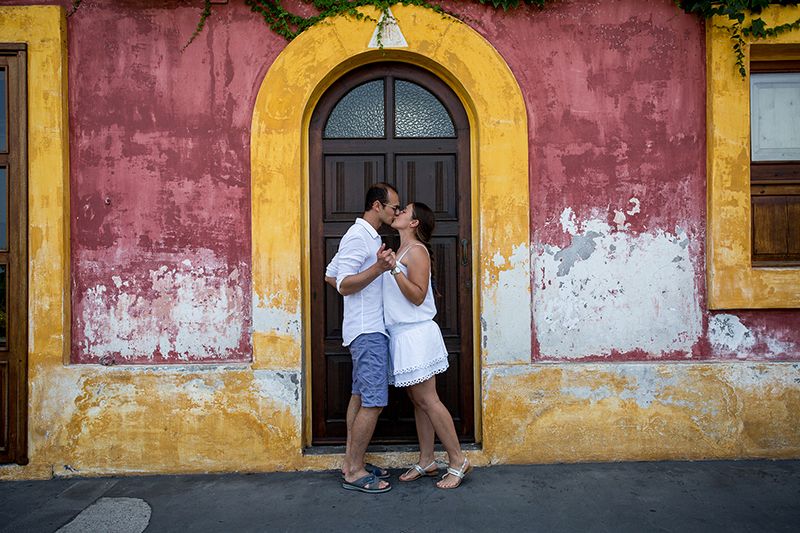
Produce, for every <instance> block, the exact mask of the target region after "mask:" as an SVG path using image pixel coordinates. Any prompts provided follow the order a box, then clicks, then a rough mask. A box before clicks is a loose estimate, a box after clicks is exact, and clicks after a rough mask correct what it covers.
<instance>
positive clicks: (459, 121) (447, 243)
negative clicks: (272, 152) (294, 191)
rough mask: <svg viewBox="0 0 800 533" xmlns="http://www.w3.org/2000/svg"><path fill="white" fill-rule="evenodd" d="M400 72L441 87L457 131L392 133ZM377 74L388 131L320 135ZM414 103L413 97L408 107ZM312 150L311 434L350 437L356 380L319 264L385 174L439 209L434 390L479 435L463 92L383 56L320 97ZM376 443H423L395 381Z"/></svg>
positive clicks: (460, 428)
mask: <svg viewBox="0 0 800 533" xmlns="http://www.w3.org/2000/svg"><path fill="white" fill-rule="evenodd" d="M395 78H402V79H403V80H407V81H410V82H412V83H416V84H418V85H419V86H420V87H423V88H424V89H425V90H426V91H428V92H429V93H430V94H433V95H435V97H436V98H437V99H438V100H439V101H440V102H441V104H442V105H443V106H444V107H445V108H446V110H447V113H449V115H450V117H451V118H452V121H453V124H454V127H453V130H454V131H455V132H456V137H455V138H451V137H447V138H402V139H401V138H395V137H394V136H393V132H394V118H395V117H394V113H393V112H392V110H393V106H394V101H395V99H394V93H393V92H392V88H393V87H394V86H395V84H394V82H393V81H394V79H395ZM376 79H383V80H384V83H383V87H384V90H385V93H384V103H385V105H384V108H385V110H384V112H385V117H384V122H385V125H386V127H385V132H386V135H385V136H384V137H383V138H374V137H371V138H367V137H369V135H368V134H369V133H370V132H365V135H364V138H361V139H353V138H347V139H344V138H340V139H332V138H330V139H329V138H323V135H322V132H323V130H324V128H325V124H326V122H327V120H328V116H329V115H330V113H331V110H332V109H334V108H335V107H336V105H337V103H338V102H339V101H340V100H341V99H342V98H343V97H345V96H347V95H348V94H356V93H355V92H353V93H351V91H353V89H354V88H358V87H360V86H362V85H363V84H365V83H369V82H371V81H374V80H376ZM413 92H414V91H411V93H413ZM417 92H421V91H417ZM428 100H429V101H430V97H428ZM422 103H423V104H424V103H425V102H422ZM351 104H352V102H351ZM356 107H357V106H356ZM410 108H411V109H413V108H414V106H413V105H412V106H407V107H406V109H410ZM340 109H341V108H340ZM439 116H440V117H441V113H440V115H439ZM337 120H339V119H337ZM445 120H446V118H445ZM420 130H425V128H420ZM351 133H352V132H351ZM309 154H310V179H311V182H310V188H309V193H310V194H309V197H310V204H311V205H310V227H311V261H310V262H311V272H312V276H311V300H312V311H311V337H312V343H311V350H312V356H311V360H312V368H311V372H312V443H313V444H343V443H344V441H345V437H346V427H345V424H346V423H345V416H346V411H347V403H348V401H349V399H350V387H351V384H352V363H351V360H350V354H349V351H348V350H347V348H344V347H342V345H341V344H342V340H341V321H342V310H343V302H342V297H341V296H340V295H339V294H338V292H337V291H336V290H335V289H333V288H332V287H330V286H328V285H327V284H324V283H323V281H322V271H323V270H324V268H325V265H327V263H328V262H329V261H330V260H331V258H332V257H333V256H334V254H335V253H336V250H337V248H338V245H339V242H340V240H341V237H342V236H343V235H344V233H345V232H346V231H347V229H348V228H349V227H350V225H351V224H352V223H353V222H354V221H355V219H356V217H359V216H361V215H362V214H363V210H364V196H365V193H366V190H367V188H369V186H370V185H372V184H374V183H377V182H379V181H384V182H387V183H389V184H391V185H392V186H394V187H395V188H396V189H397V190H398V193H399V194H400V201H401V203H402V204H405V203H408V202H410V201H418V202H424V203H426V204H428V206H430V207H431V208H432V209H433V210H434V212H435V215H436V230H435V231H434V235H433V238H432V240H431V245H432V247H433V250H434V258H435V280H436V288H437V289H438V292H439V294H438V295H437V296H436V306H437V309H438V314H437V316H436V319H435V320H436V321H437V323H439V325H440V327H441V329H442V334H443V335H444V338H445V344H446V346H447V349H448V353H449V362H450V368H449V369H448V370H447V372H446V373H444V374H440V375H439V376H437V381H436V383H437V390H438V392H439V396H440V398H441V399H442V401H443V402H444V404H445V405H446V406H447V408H448V409H449V411H450V413H451V414H452V415H453V418H454V422H455V425H456V430H457V432H458V433H459V437H460V438H461V439H462V440H464V441H471V440H473V439H474V429H473V428H474V420H473V418H474V417H473V390H472V384H473V378H472V373H473V366H472V364H473V362H472V354H473V348H472V296H471V276H472V268H471V264H470V255H469V253H468V252H467V254H466V255H465V254H464V251H465V250H467V251H468V248H465V247H463V246H462V244H461V243H462V241H465V240H466V241H467V242H468V241H469V239H470V235H471V221H470V198H469V191H470V186H469V163H468V162H469V124H468V121H467V117H466V113H465V112H464V109H463V107H462V106H461V104H460V102H459V101H458V98H457V97H456V96H455V94H453V93H452V91H451V90H450V89H449V88H448V87H447V86H446V85H445V84H444V83H443V82H442V81H441V80H438V79H437V78H435V77H434V76H432V75H431V74H430V73H428V72H426V71H423V70H421V69H417V68H415V67H412V66H410V65H403V64H397V63H382V64H377V65H370V66H368V67H364V68H361V69H357V70H355V71H353V72H351V73H349V74H347V75H345V76H344V77H343V78H342V79H340V80H339V81H338V82H336V83H335V84H334V85H333V86H332V87H331V88H330V89H329V90H328V92H327V93H326V94H325V95H323V97H322V98H321V99H320V103H319V104H318V106H317V108H316V109H315V111H314V114H313V115H312V119H311V128H310V139H309ZM379 233H380V234H381V236H382V238H383V240H384V242H385V243H386V244H387V246H389V247H392V248H393V249H397V245H398V243H399V239H398V237H397V235H396V232H394V231H393V230H392V229H391V228H387V227H382V228H381V229H380V230H379ZM372 442H373V443H375V444H378V443H384V444H388V443H411V442H416V428H415V425H414V410H413V406H412V405H411V402H410V401H409V400H408V398H407V395H406V391H405V390H403V389H394V388H393V387H392V388H390V392H389V405H388V406H387V407H386V408H385V409H384V410H383V413H382V414H381V417H380V419H379V421H378V425H377V427H376V430H375V434H374V436H373V439H372Z"/></svg>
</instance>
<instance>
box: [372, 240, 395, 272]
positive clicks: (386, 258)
mask: <svg viewBox="0 0 800 533" xmlns="http://www.w3.org/2000/svg"><path fill="white" fill-rule="evenodd" d="M376 256H377V258H378V259H377V261H376V262H375V264H376V265H378V268H379V269H380V270H381V272H386V271H387V270H391V269H393V268H394V266H395V265H396V264H397V258H396V256H395V253H394V252H393V251H392V249H391V248H386V245H385V244H381V247H380V249H379V250H378V253H377V254H376Z"/></svg>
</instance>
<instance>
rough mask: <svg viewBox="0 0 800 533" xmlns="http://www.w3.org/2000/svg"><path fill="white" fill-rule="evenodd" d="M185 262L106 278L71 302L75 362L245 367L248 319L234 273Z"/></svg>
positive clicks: (220, 267) (212, 263)
mask: <svg viewBox="0 0 800 533" xmlns="http://www.w3.org/2000/svg"><path fill="white" fill-rule="evenodd" d="M201 264H204V265H205V266H197V267H193V266H192V262H191V261H189V260H185V261H183V262H181V263H179V264H178V265H173V266H167V265H162V266H160V267H159V268H157V269H151V270H149V271H148V272H147V274H146V275H143V276H131V277H125V278H123V277H122V276H119V275H117V276H113V277H112V282H113V283H109V284H108V285H103V284H98V285H95V286H92V287H89V288H88V289H87V290H86V291H85V292H84V294H83V297H82V298H81V299H80V300H79V302H78V303H77V306H76V308H77V309H79V310H80V320H79V323H78V325H77V327H81V330H80V333H81V335H80V342H79V343H77V349H78V350H79V352H78V358H79V360H80V361H81V362H97V361H101V362H103V363H105V364H120V363H141V362H149V363H153V362H156V363H158V362H164V361H166V360H176V361H184V362H189V361H209V360H210V361H220V360H228V361H241V360H246V359H247V358H246V356H245V354H246V353H247V350H246V349H243V346H247V344H248V341H247V337H248V333H249V332H248V331H247V330H246V329H245V324H246V322H245V320H244V317H246V316H247V315H248V312H247V311H248V310H247V309H246V308H245V306H246V305H247V301H246V299H245V298H244V293H243V288H242V286H241V280H240V279H239V278H240V275H239V271H238V270H237V269H232V270H231V271H230V272H228V271H227V269H225V268H224V267H222V266H220V265H214V262H213V261H207V262H202V263H201Z"/></svg>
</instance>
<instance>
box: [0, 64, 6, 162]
mask: <svg viewBox="0 0 800 533" xmlns="http://www.w3.org/2000/svg"><path fill="white" fill-rule="evenodd" d="M6 79H7V78H6V69H4V68H0V152H8V89H7V88H6Z"/></svg>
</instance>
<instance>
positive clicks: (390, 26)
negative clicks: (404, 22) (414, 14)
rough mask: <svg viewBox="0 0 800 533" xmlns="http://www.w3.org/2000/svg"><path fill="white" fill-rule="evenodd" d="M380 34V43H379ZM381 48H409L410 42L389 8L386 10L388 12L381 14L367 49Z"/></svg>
mask: <svg viewBox="0 0 800 533" xmlns="http://www.w3.org/2000/svg"><path fill="white" fill-rule="evenodd" d="M381 26H383V28H381ZM379 33H380V43H379V42H378V34H379ZM381 46H383V48H408V42H407V41H406V38H405V36H404V35H403V32H402V31H400V26H399V25H398V24H397V19H396V18H394V14H393V13H392V10H391V9H389V8H386V11H384V12H383V13H382V14H381V18H380V19H379V20H378V24H377V25H376V26H375V31H373V32H372V38H371V39H370V40H369V44H368V45H367V48H380V47H381Z"/></svg>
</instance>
